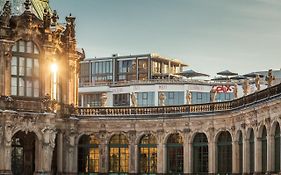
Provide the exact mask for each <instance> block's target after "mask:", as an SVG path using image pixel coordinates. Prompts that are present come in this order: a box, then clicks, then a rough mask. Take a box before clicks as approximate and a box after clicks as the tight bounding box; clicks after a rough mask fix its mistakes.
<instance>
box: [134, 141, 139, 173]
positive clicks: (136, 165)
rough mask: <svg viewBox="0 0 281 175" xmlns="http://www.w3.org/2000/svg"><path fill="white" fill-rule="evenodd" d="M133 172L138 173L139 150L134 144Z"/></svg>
mask: <svg viewBox="0 0 281 175" xmlns="http://www.w3.org/2000/svg"><path fill="white" fill-rule="evenodd" d="M134 161H135V172H136V173H138V172H139V148H138V144H135V160H134Z"/></svg>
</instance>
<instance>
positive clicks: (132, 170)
mask: <svg viewBox="0 0 281 175" xmlns="http://www.w3.org/2000/svg"><path fill="white" fill-rule="evenodd" d="M128 134H129V173H132V174H134V173H136V167H135V159H136V157H135V155H136V152H135V140H136V131H135V130H131V131H129V133H128Z"/></svg>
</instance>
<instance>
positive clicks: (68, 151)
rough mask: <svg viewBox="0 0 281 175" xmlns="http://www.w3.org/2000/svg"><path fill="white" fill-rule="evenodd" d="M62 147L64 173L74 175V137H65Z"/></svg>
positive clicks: (75, 172) (75, 159) (75, 157)
mask: <svg viewBox="0 0 281 175" xmlns="http://www.w3.org/2000/svg"><path fill="white" fill-rule="evenodd" d="M64 145H65V146H64V165H65V166H64V173H66V174H69V175H72V174H73V175H76V174H77V166H76V164H77V154H76V153H77V145H76V144H75V135H74V134H71V133H70V134H68V135H66V136H65V144H64Z"/></svg>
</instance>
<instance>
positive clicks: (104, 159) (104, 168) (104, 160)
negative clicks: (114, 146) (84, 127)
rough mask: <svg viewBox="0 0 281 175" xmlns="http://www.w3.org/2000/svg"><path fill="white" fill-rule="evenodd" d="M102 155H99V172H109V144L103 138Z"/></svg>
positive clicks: (100, 147)
mask: <svg viewBox="0 0 281 175" xmlns="http://www.w3.org/2000/svg"><path fill="white" fill-rule="evenodd" d="M99 149H100V157H99V159H100V160H99V162H100V163H99V172H101V173H107V172H108V163H109V162H108V154H109V151H108V146H107V144H106V141H105V140H104V139H103V140H102V142H101V144H100V146H99Z"/></svg>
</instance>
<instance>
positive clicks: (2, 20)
mask: <svg viewBox="0 0 281 175" xmlns="http://www.w3.org/2000/svg"><path fill="white" fill-rule="evenodd" d="M11 12H12V10H11V3H10V1H6V3H5V4H4V7H3V12H2V14H1V16H0V26H3V27H8V26H9V20H10V18H11Z"/></svg>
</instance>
